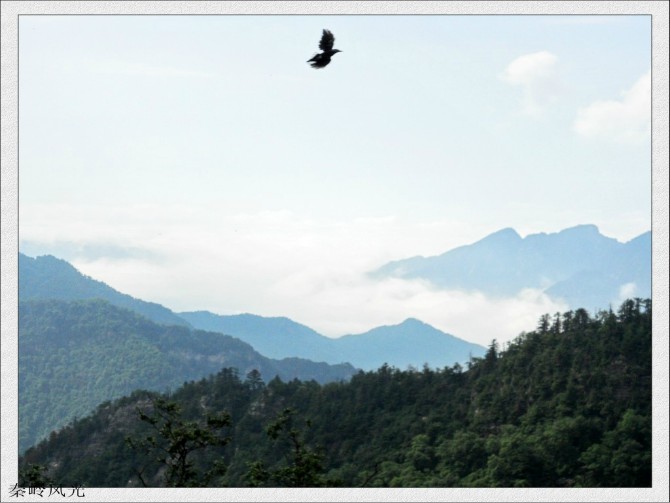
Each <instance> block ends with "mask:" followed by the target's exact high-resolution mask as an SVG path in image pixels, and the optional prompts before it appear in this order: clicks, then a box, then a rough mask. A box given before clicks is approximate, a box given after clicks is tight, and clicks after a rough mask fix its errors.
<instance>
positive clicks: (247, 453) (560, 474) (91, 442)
mask: <svg viewBox="0 0 670 503" xmlns="http://www.w3.org/2000/svg"><path fill="white" fill-rule="evenodd" d="M651 320H652V313H651V301H640V300H639V299H638V300H629V301H626V302H624V303H623V305H621V307H620V308H619V309H618V310H617V311H616V312H612V311H601V312H598V313H596V314H595V315H591V314H589V313H588V312H587V311H586V310H583V309H578V310H576V311H569V312H566V313H563V314H562V315H561V314H557V315H554V316H551V317H550V316H543V317H542V318H541V319H540V321H539V323H538V325H537V328H536V329H535V330H531V331H529V332H527V333H524V334H522V335H520V336H519V337H518V338H517V339H516V340H514V341H512V342H511V343H510V344H508V345H506V346H505V347H504V348H499V347H498V346H497V345H496V344H495V342H493V343H492V344H491V345H490V347H489V349H488V351H487V352H486V354H485V356H484V357H483V358H475V359H473V360H471V361H470V362H469V364H468V365H467V367H466V369H464V368H462V367H461V366H459V365H454V366H453V367H448V368H443V369H440V370H431V369H429V368H424V369H421V370H398V369H395V368H391V367H387V366H384V367H382V368H380V369H378V370H376V371H373V372H366V373H359V374H356V375H355V376H354V377H353V378H352V379H351V380H350V381H348V382H340V383H329V384H325V385H319V384H316V383H313V382H311V383H310V382H308V383H306V382H300V381H297V380H296V381H291V382H288V383H287V382H283V381H281V380H278V379H273V380H270V381H268V380H267V378H265V382H263V376H258V375H253V374H250V375H249V376H238V375H235V374H234V373H232V372H230V371H227V370H223V371H221V372H219V373H218V374H217V375H215V376H212V377H211V378H209V379H203V380H200V381H197V382H191V383H187V384H186V385H184V386H183V387H182V388H180V389H178V390H176V391H175V392H174V393H172V394H170V395H163V396H162V397H158V396H157V395H156V394H150V393H146V392H136V393H134V394H133V395H131V396H129V397H126V398H123V399H121V400H118V401H115V402H114V403H109V402H108V403H104V404H102V405H100V406H99V407H98V409H97V411H96V412H95V414H93V415H91V416H90V417H87V418H84V419H80V420H78V421H75V422H74V423H73V424H72V425H70V426H68V427H67V428H65V429H64V430H62V431H60V432H58V433H56V434H53V435H52V436H51V438H50V439H49V440H48V441H45V442H43V443H41V444H40V445H38V446H36V447H35V448H32V449H30V450H29V451H27V452H26V454H25V456H24V457H23V458H22V459H20V466H21V468H22V470H23V472H24V473H28V472H30V473H32V474H33V476H32V480H35V479H36V478H38V477H35V474H37V473H39V472H40V470H41V469H42V468H40V467H39V466H41V467H45V468H46V471H42V472H41V474H40V477H39V478H41V479H42V480H46V479H48V480H50V481H52V482H53V483H55V484H63V485H64V486H74V485H83V486H84V487H127V486H131V487H132V486H141V485H142V482H141V480H143V481H144V483H145V484H146V485H148V486H161V485H166V484H167V485H208V486H233V487H235V486H248V485H260V486H318V485H325V486H344V487H361V486H375V487H424V486H426V487H427V486H435V487H452V486H453V487H459V486H460V487H482V486H487V487H579V486H581V487H608V486H627V487H649V486H650V485H651V443H652V440H651V406H652V400H651ZM529 328H530V327H529ZM157 398H162V399H163V400H164V402H160V401H156V399H157ZM138 409H139V410H140V411H142V412H143V413H144V414H146V415H145V416H144V418H145V420H144V421H143V420H141V418H140V414H139V412H138ZM159 412H160V413H161V414H162V415H163V416H164V418H163V419H161V418H160V417H159V416H158V415H157V414H158V413H159ZM224 413H227V414H229V421H225V420H221V419H219V420H216V418H217V417H218V418H225V417H226V416H225V415H222V414H224ZM208 417H209V418H210V420H209V421H207V418H208ZM168 418H169V419H170V421H171V422H170V424H169V425H168V424H167V423H166V419H168ZM212 418H214V419H215V420H214V421H213V420H212ZM150 421H154V426H155V428H153V427H152V426H151V425H150V424H149V422H150ZM210 430H213V432H211V433H210V434H205V433H207V432H210ZM185 436H193V437H194V438H199V439H203V438H204V439H206V441H205V445H209V446H208V447H205V448H203V449H192V450H191V449H190V448H189V449H187V450H186V451H183V450H182V451H179V450H173V448H176V447H177V446H178V445H179V446H183V444H182V443H181V441H182V440H183V439H184V438H185ZM225 436H229V437H230V441H229V442H228V441H227V440H223V441H222V442H218V440H219V439H221V438H223V437H225ZM147 437H150V439H149V440H147V442H148V443H147V442H145V443H144V446H147V445H148V446H149V451H150V452H149V453H146V452H145V451H144V450H143V449H142V448H138V447H139V446H141V445H142V441H143V440H146V439H147ZM166 437H169V438H166ZM126 438H129V439H131V441H132V444H133V445H135V448H132V447H131V446H130V445H129V444H128V442H126V440H125V439H126ZM219 443H222V444H226V445H222V446H221V445H219ZM214 444H216V445H214ZM192 447H195V446H192ZM162 448H165V449H167V450H168V451H169V452H172V453H173V455H174V456H180V454H179V452H181V453H183V452H188V455H187V457H186V458H178V459H183V460H184V461H185V463H184V464H183V465H178V466H177V465H171V463H172V461H176V460H178V459H175V458H169V459H168V458H163V462H156V461H155V459H156V455H157V454H159V453H160V449H162ZM175 453H176V454H175ZM166 463H167V464H166ZM35 464H36V465H39V466H38V467H35V466H33V465H35ZM167 465H171V466H167ZM179 466H181V467H182V468H185V469H184V470H181V471H179ZM166 468H167V470H166ZM172 468H174V469H172ZM206 474H209V475H211V477H209V478H208V479H207V482H203V481H205V480H206V478H205V475H206ZM26 478H29V475H24V477H23V479H24V481H25V480H26Z"/></svg>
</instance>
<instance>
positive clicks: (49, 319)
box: [19, 300, 355, 451]
mask: <svg viewBox="0 0 670 503" xmlns="http://www.w3.org/2000/svg"><path fill="white" fill-rule="evenodd" d="M223 367H234V368H237V369H239V371H240V372H243V373H245V372H249V371H251V370H253V369H257V370H259V371H261V372H262V373H263V375H265V376H268V377H269V378H272V377H274V376H275V375H279V376H281V378H282V379H286V380H290V379H294V378H301V379H306V380H310V379H314V380H316V381H318V382H327V381H333V380H340V379H348V378H349V377H351V375H353V374H354V373H355V369H354V367H352V366H351V365H348V364H342V365H327V364H325V363H315V362H311V361H307V360H302V359H299V358H290V359H283V360H272V359H270V358H266V357H265V356H262V355H261V354H259V353H258V352H256V351H255V350H254V349H253V348H252V347H251V346H249V345H248V344H246V343H244V342H242V341H240V340H238V339H235V338H233V337H230V336H227V335H222V334H217V333H212V332H205V331H201V330H192V329H190V328H188V327H185V326H174V325H173V326H168V325H159V324H157V323H154V322H152V321H150V320H149V319H147V318H145V317H143V316H140V315H138V314H137V313H135V312H132V311H129V310H127V309H122V308H119V307H116V306H114V305H112V304H110V303H108V302H106V301H103V300H87V301H75V302H64V301H59V300H33V301H23V302H19V425H20V426H19V448H20V450H21V451H23V450H24V449H25V448H27V447H29V446H30V445H32V444H33V443H34V442H36V441H37V440H39V439H41V438H43V437H44V436H46V435H48V434H49V433H50V432H51V431H52V430H54V429H57V428H60V427H62V426H64V425H65V424H67V423H68V422H69V421H70V420H71V419H73V418H74V417H81V416H83V415H85V414H88V413H90V412H91V411H92V410H93V409H94V408H95V406H96V405H98V404H99V403H101V402H103V401H105V400H109V399H112V398H118V397H121V396H123V395H125V394H128V393H130V392H131V391H133V390H135V389H138V388H143V389H149V390H156V391H166V390H168V389H174V388H176V387H178V386H180V385H182V384H183V383H184V382H186V381H189V380H193V379H200V378H202V377H204V376H207V375H209V374H211V373H214V372H217V371H219V370H220V369H221V368H223Z"/></svg>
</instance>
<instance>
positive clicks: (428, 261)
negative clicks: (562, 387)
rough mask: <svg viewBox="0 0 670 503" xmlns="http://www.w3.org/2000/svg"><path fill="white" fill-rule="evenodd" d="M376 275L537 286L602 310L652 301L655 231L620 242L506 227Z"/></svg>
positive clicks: (506, 287) (494, 287) (514, 288)
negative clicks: (624, 301)
mask: <svg viewBox="0 0 670 503" xmlns="http://www.w3.org/2000/svg"><path fill="white" fill-rule="evenodd" d="M371 274H372V276H373V277H376V278H384V277H389V276H393V277H399V278H408V279H411V278H421V279H425V280H428V281H430V282H431V283H433V284H434V285H436V286H438V287H441V288H445V289H454V290H466V291H474V290H476V291H481V292H483V293H485V294H487V295H492V296H513V295H516V294H517V293H519V292H520V291H521V290H523V289H525V288H534V289H540V290H542V291H544V292H545V293H546V294H547V295H549V296H550V297H552V298H555V299H562V300H564V301H565V302H567V303H568V305H569V306H570V307H571V308H578V307H583V308H587V309H593V310H595V309H601V308H603V307H606V306H607V305H609V304H611V303H615V304H614V305H616V304H617V303H618V302H620V299H622V298H626V297H650V296H651V232H646V233H644V234H642V235H640V236H638V237H636V238H635V239H633V240H631V241H628V242H627V243H621V242H619V241H617V240H616V239H612V238H609V237H606V236H603V235H602V234H600V232H599V231H598V228H597V227H596V226H594V225H580V226H577V227H572V228H569V229H565V230H563V231H561V232H557V233H552V234H545V233H540V234H531V235H529V236H526V237H525V238H521V236H519V234H517V232H516V231H515V230H513V229H503V230H501V231H498V232H496V233H493V234H491V235H489V236H487V237H485V238H484V239H482V240H480V241H477V242H476V243H473V244H471V245H467V246H461V247H458V248H454V249H453V250H450V251H448V252H446V253H443V254H442V255H438V256H435V257H413V258H408V259H403V260H398V261H395V262H390V263H388V264H386V265H384V266H382V267H381V268H379V269H377V270H376V271H374V272H373V273H371Z"/></svg>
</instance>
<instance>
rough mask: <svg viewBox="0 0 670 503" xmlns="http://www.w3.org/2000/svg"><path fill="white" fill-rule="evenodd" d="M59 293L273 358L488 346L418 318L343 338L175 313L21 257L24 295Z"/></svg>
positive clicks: (366, 356) (459, 352)
mask: <svg viewBox="0 0 670 503" xmlns="http://www.w3.org/2000/svg"><path fill="white" fill-rule="evenodd" d="M35 298H58V299H65V300H72V299H84V298H102V299H105V300H107V301H109V302H111V303H112V304H114V305H117V306H120V307H126V308H128V309H132V310H134V311H136V312H138V313H140V314H143V315H144V316H147V317H148V318H149V319H151V320H153V321H156V322H158V323H170V324H174V323H173V321H174V320H175V319H177V320H178V324H182V325H187V326H191V327H193V328H197V329H200V330H208V331H211V332H220V333H223V334H227V335H231V336H233V337H236V338H238V339H241V340H243V341H244V342H246V343H248V344H251V345H252V346H253V347H254V349H255V350H256V351H258V352H259V353H261V354H262V355H264V356H267V357H270V358H293V357H297V358H306V359H308V360H313V361H317V362H326V363H330V364H340V363H345V362H348V363H351V364H352V365H353V366H355V367H357V368H362V369H364V370H373V369H376V368H379V367H380V366H381V365H383V364H384V363H387V364H389V365H395V366H397V367H399V368H405V367H407V366H408V365H413V366H416V367H421V366H423V365H424V364H426V363H427V364H429V365H431V366H433V367H443V366H445V365H453V364H454V363H456V362H460V363H464V362H466V361H467V360H468V359H469V358H470V356H481V355H482V354H484V351H485V348H484V347H482V346H480V345H478V344H472V343H470V342H467V341H464V340H462V339H459V338H457V337H455V336H453V335H450V334H446V333H444V332H441V331H440V330H437V329H436V328H433V327H431V326H430V325H427V324H425V323H422V322H420V321H418V320H413V319H409V320H406V321H404V322H403V323H401V324H399V325H394V326H385V327H378V328H375V329H373V330H371V331H369V332H366V333H364V334H355V335H347V336H344V337H341V338H338V339H331V338H329V337H325V336H323V335H321V334H319V333H317V332H315V331H314V330H312V329H311V328H309V327H306V326H305V325H301V324H300V323H296V322H295V321H292V320H290V319H288V318H282V317H262V316H257V315H253V314H241V315H229V316H226V315H216V314H213V313H210V312H207V311H196V312H190V313H179V315H177V314H176V313H173V312H172V311H170V310H169V309H167V308H165V307H163V306H160V305H159V304H151V303H148V302H144V301H141V300H138V299H134V298H133V297H130V296H129V295H125V294H122V293H119V292H117V291H116V290H114V289H113V288H111V287H109V286H107V285H105V284H104V283H101V282H99V281H96V280H94V279H92V278H89V277H86V276H84V275H82V274H81V273H79V271H77V270H76V269H75V268H74V267H73V266H72V265H70V264H69V263H67V262H66V261H64V260H61V259H57V258H55V257H52V256H42V257H37V258H35V259H33V258H30V257H27V256H25V255H20V256H19V299H21V300H27V299H35Z"/></svg>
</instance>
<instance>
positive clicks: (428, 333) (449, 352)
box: [179, 311, 486, 370]
mask: <svg viewBox="0 0 670 503" xmlns="http://www.w3.org/2000/svg"><path fill="white" fill-rule="evenodd" d="M179 315H180V316H182V317H183V318H184V319H185V320H186V321H187V322H188V323H190V324H191V325H192V326H194V327H196V328H200V329H202V330H212V331H216V332H222V333H225V334H230V335H232V336H234V337H237V338H239V339H241V340H243V341H245V342H248V343H249V344H251V345H252V346H253V347H254V348H256V349H257V350H258V351H259V352H261V353H262V354H264V355H267V356H270V357H272V358H285V357H287V356H289V355H290V356H299V357H301V358H307V359H309V360H314V361H324V362H327V363H333V364H334V363H337V362H343V361H346V362H349V363H351V364H352V365H354V366H355V367H358V368H361V369H364V370H374V369H378V368H379V367H381V366H382V365H383V364H384V363H386V364H388V365H393V366H396V367H398V368H402V369H404V368H406V367H407V366H409V365H411V366H414V367H422V366H423V365H424V364H428V365H430V366H431V367H433V368H439V367H444V366H448V365H453V364H454V363H457V362H458V363H461V364H463V363H465V362H466V361H468V360H469V359H470V357H471V356H481V355H483V354H484V352H485V351H486V348H484V347H482V346H480V345H478V344H473V343H471V342H467V341H464V340H463V339H459V338H458V337H454V336H453V335H450V334H446V333H444V332H442V331H440V330H438V329H436V328H434V327H432V326H430V325H428V324H426V323H423V322H421V321H419V320H416V319H412V318H410V319H407V320H405V321H404V322H402V323H400V324H398V325H391V326H382V327H377V328H374V329H372V330H370V331H368V332H365V333H362V334H352V335H345V336H343V337H338V338H336V339H332V338H329V337H324V336H323V335H321V334H319V333H317V332H315V331H314V330H312V329H311V328H309V327H306V326H305V325H301V324H300V323H296V322H294V321H292V320H290V319H288V318H266V317H262V316H256V315H252V314H240V315H217V314H213V313H210V312H208V311H196V312H190V313H179Z"/></svg>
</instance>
